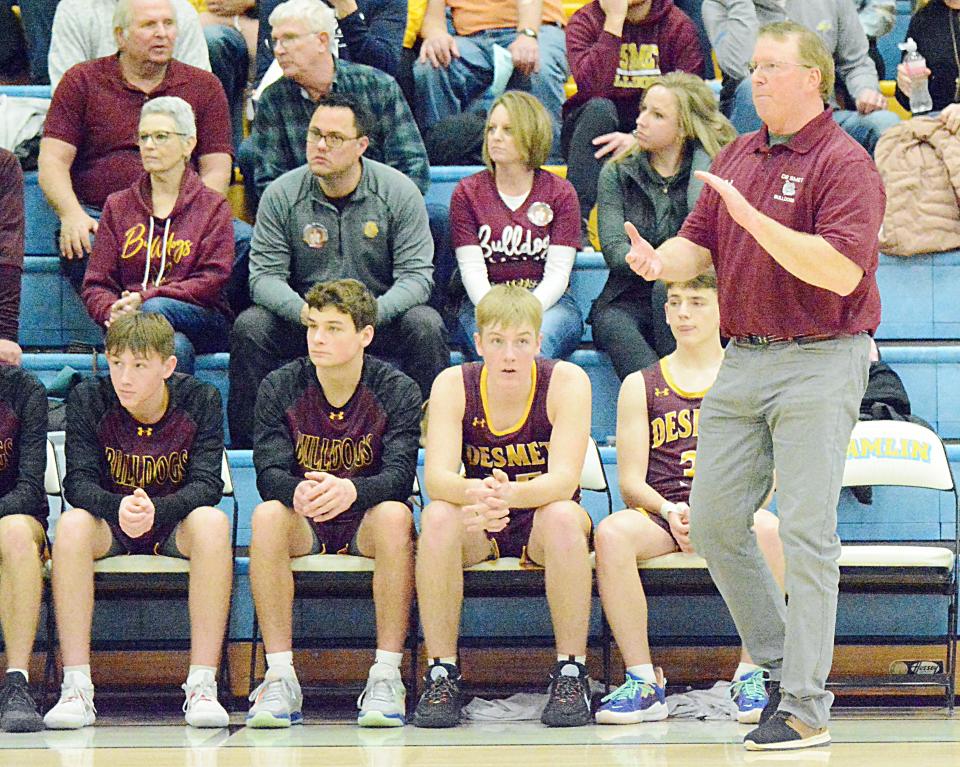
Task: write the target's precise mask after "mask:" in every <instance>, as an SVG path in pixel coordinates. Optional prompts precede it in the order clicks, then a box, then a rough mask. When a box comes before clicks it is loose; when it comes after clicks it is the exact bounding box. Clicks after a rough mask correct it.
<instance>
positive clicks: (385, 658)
mask: <svg viewBox="0 0 960 767" xmlns="http://www.w3.org/2000/svg"><path fill="white" fill-rule="evenodd" d="M402 662H403V653H402V652H390V651H389V650H377V654H376V656H375V657H374V663H386V664H387V665H388V666H392V667H393V668H396V669H399V668H400V664H401V663H402Z"/></svg>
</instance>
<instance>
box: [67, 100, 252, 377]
mask: <svg viewBox="0 0 960 767" xmlns="http://www.w3.org/2000/svg"><path fill="white" fill-rule="evenodd" d="M196 143H197V128H196V123H195V120H194V115H193V109H192V107H191V106H190V105H189V104H188V103H187V102H186V101H184V100H183V99H181V98H178V97H176V96H163V97H160V98H156V99H152V100H150V101H148V102H146V103H145V104H144V105H143V109H142V110H141V111H140V124H139V127H138V133H137V145H138V146H139V147H140V159H141V161H142V163H143V169H144V172H143V175H141V177H140V178H139V180H138V181H137V182H136V183H135V184H134V185H133V186H132V187H130V188H129V189H124V190H122V191H119V192H115V193H114V194H111V195H110V196H109V197H108V198H107V201H106V204H105V205H104V208H103V216H102V217H101V219H100V226H99V228H98V229H97V237H96V241H95V242H94V246H93V254H92V255H91V257H90V264H89V266H88V267H87V273H86V277H85V278H84V281H83V292H82V294H81V298H82V299H83V303H84V305H85V306H86V308H87V312H88V313H89V314H90V316H91V317H92V318H93V319H94V321H95V322H97V323H98V324H99V325H102V326H104V327H108V326H109V325H110V323H111V322H112V321H113V320H115V319H116V318H117V317H119V316H121V315H123V314H127V313H130V312H136V311H142V312H152V313H156V314H162V315H163V316H165V317H166V318H167V319H168V320H169V321H170V324H171V325H173V328H174V330H175V331H176V335H175V337H174V353H175V354H176V357H177V370H178V371H180V372H184V373H192V372H193V369H194V361H195V355H196V354H198V353H200V354H208V353H212V352H218V351H226V350H227V348H228V346H229V338H228V337H229V331H230V317H231V314H230V308H229V306H228V304H227V301H226V298H225V296H224V288H225V286H226V284H227V280H228V278H229V277H230V270H231V268H232V265H233V254H234V248H233V222H232V217H231V213H230V206H229V204H228V203H227V201H226V199H225V198H224V197H223V196H222V195H220V194H219V193H217V192H215V191H213V190H212V189H209V188H207V187H206V186H204V184H203V182H202V181H201V180H200V176H198V175H197V173H196V171H194V170H193V168H191V167H190V165H189V161H190V153H191V152H192V151H193V149H194V147H195V146H196Z"/></svg>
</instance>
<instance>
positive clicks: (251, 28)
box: [190, 0, 257, 151]
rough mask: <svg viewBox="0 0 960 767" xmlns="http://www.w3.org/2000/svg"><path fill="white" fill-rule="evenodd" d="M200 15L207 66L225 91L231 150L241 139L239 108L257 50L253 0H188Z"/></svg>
mask: <svg viewBox="0 0 960 767" xmlns="http://www.w3.org/2000/svg"><path fill="white" fill-rule="evenodd" d="M190 2H191V3H192V4H193V5H194V7H195V8H196V9H197V12H198V13H199V14H200V24H201V26H202V27H203V37H204V39H205V40H206V42H207V51H208V52H209V54H210V69H211V70H212V71H213V73H214V74H215V75H216V76H217V79H218V80H219V81H220V84H221V85H222V86H223V90H224V93H226V94H227V103H228V104H229V105H230V127H231V129H232V131H233V149H234V151H239V149H240V142H241V141H243V107H244V100H245V97H246V92H247V82H248V81H249V80H250V70H251V68H252V67H251V64H252V62H253V60H254V57H255V56H256V53H257V0H190Z"/></svg>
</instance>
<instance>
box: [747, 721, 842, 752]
mask: <svg viewBox="0 0 960 767" xmlns="http://www.w3.org/2000/svg"><path fill="white" fill-rule="evenodd" d="M829 743H830V731H829V730H828V729H827V728H826V727H819V728H817V727H811V726H810V725H808V724H806V723H805V722H803V721H801V720H800V719H798V718H797V717H795V716H794V715H793V714H790V713H787V712H786V711H777V712H776V713H774V714H773V716H771V717H770V718H769V719H768V720H767V721H766V722H764V723H763V724H761V725H760V726H759V727H757V729H755V730H753V731H752V732H749V733H747V736H746V737H745V738H744V739H743V745H744V746H745V747H746V749H747V751H789V750H792V749H796V748H810V747H811V746H825V745H827V744H829Z"/></svg>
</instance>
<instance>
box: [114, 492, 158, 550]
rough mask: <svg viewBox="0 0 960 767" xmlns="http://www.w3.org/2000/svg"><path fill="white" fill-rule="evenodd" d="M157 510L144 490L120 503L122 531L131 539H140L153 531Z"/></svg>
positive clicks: (127, 496)
mask: <svg viewBox="0 0 960 767" xmlns="http://www.w3.org/2000/svg"><path fill="white" fill-rule="evenodd" d="M155 511H156V509H155V508H154V505H153V501H151V500H150V496H149V495H147V494H146V493H145V492H144V490H143V488H140V487H138V488H137V489H136V490H134V491H133V494H132V495H125V496H124V497H123V500H121V501H120V529H121V530H123V532H124V533H126V534H127V535H129V536H130V537H131V538H139V537H141V536H142V535H145V534H146V533H148V532H149V531H150V530H152V529H153V521H154V516H155Z"/></svg>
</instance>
